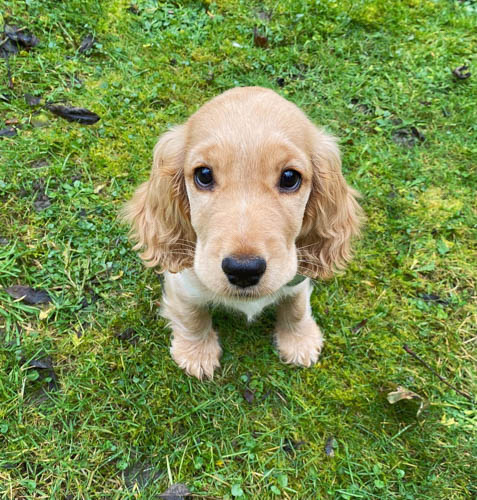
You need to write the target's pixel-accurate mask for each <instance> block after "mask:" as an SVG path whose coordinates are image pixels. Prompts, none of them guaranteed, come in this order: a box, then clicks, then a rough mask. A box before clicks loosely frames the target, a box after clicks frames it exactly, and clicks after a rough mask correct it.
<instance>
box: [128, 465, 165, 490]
mask: <svg viewBox="0 0 477 500" xmlns="http://www.w3.org/2000/svg"><path fill="white" fill-rule="evenodd" d="M123 475H124V482H125V483H126V487H127V488H128V489H130V490H134V489H137V488H138V489H143V488H145V487H146V486H147V485H148V484H149V483H151V482H153V481H155V480H156V479H158V478H159V476H160V475H161V473H160V471H157V470H155V468H154V467H153V466H152V465H151V464H150V463H149V462H146V461H145V462H136V463H135V464H132V465H129V466H128V467H126V469H124V471H123Z"/></svg>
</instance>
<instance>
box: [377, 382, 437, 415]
mask: <svg viewBox="0 0 477 500" xmlns="http://www.w3.org/2000/svg"><path fill="white" fill-rule="evenodd" d="M387 399H388V401H389V403H391V404H392V405H393V404H395V403H397V402H399V401H402V400H403V399H418V400H419V401H420V405H419V409H418V410H417V414H416V416H418V417H419V415H420V414H421V413H422V412H423V411H424V410H425V409H426V408H427V407H428V406H429V401H428V400H427V399H425V398H423V397H422V396H420V395H419V394H416V393H415V392H412V391H410V390H409V389H406V388H405V387H403V386H402V385H399V386H398V387H397V388H396V390H395V391H392V392H390V393H388V396H387Z"/></svg>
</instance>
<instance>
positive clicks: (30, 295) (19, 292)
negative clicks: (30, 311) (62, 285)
mask: <svg viewBox="0 0 477 500" xmlns="http://www.w3.org/2000/svg"><path fill="white" fill-rule="evenodd" d="M5 291H6V292H7V293H8V295H10V297H13V298H14V299H21V300H22V301H23V302H25V304H28V305H36V304H48V303H49V302H52V300H51V297H50V296H49V294H48V292H46V291H45V290H35V289H33V288H30V287H29V286H23V285H13V286H9V287H8V288H5Z"/></svg>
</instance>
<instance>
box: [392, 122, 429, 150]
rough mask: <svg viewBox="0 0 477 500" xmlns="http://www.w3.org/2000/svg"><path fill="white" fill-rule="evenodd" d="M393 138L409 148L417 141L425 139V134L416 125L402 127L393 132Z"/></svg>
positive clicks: (397, 142)
mask: <svg viewBox="0 0 477 500" xmlns="http://www.w3.org/2000/svg"><path fill="white" fill-rule="evenodd" d="M392 140H393V141H394V142H395V143H396V144H398V145H400V146H405V147H408V148H412V147H414V146H415V145H416V144H417V142H423V141H424V140H425V137H424V134H423V133H422V132H421V131H420V130H418V129H417V128H416V127H410V128H401V129H399V130H396V131H395V132H394V133H393V134H392Z"/></svg>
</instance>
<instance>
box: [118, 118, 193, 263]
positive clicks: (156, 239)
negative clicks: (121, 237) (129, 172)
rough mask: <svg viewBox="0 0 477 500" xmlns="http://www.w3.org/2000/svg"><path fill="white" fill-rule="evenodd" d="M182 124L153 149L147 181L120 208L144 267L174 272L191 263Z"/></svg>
mask: <svg viewBox="0 0 477 500" xmlns="http://www.w3.org/2000/svg"><path fill="white" fill-rule="evenodd" d="M185 140H186V138H185V126H184V125H181V126H178V127H174V128H172V129H171V130H170V131H169V132H166V133H165V134H164V135H162V136H161V138H160V139H159V142H158V143H157V144H156V147H155V148H154V160H153V165H152V170H151V175H150V177H149V180H148V181H147V182H145V183H144V184H141V186H139V188H138V189H137V190H136V192H135V193H134V196H133V198H132V199H131V201H129V202H128V203H127V204H126V206H125V207H124V209H123V211H122V217H123V219H125V220H126V221H127V222H129V224H131V232H130V236H131V238H132V239H133V240H134V241H136V245H135V246H134V250H139V249H143V252H142V253H141V254H140V257H141V259H142V260H143V261H144V264H145V265H146V266H148V267H154V266H160V267H161V269H162V270H165V271H171V272H178V271H181V270H182V269H185V268H187V267H191V266H192V265H193V258H194V255H193V251H191V248H193V246H194V244H195V240H196V237H195V233H194V230H193V229H192V225H191V223H190V207H189V200H188V198H187V192H186V188H185V180H184V171H183V164H184V156H185Z"/></svg>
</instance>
